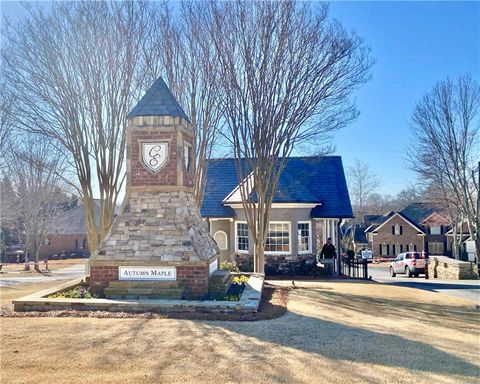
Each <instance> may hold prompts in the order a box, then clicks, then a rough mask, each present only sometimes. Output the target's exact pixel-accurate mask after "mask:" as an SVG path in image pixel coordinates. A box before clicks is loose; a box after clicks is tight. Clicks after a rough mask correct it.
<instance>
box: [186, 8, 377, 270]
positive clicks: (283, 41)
mask: <svg viewBox="0 0 480 384" xmlns="http://www.w3.org/2000/svg"><path fill="white" fill-rule="evenodd" d="M195 14H196V15H199V17H201V21H200V23H199V25H202V26H204V27H205V28H208V31H209V36H210V39H212V41H213V43H214V46H215V56H216V59H217V60H218V61H219V64H220V73H219V75H220V77H219V78H220V82H219V86H220V88H221V89H222V100H221V101H222V110H223V112H224V118H225V121H226V124H227V126H228V130H229V137H230V140H231V142H232V144H233V152H234V155H235V158H236V159H237V161H236V167H237V173H238V179H239V185H240V191H241V196H242V204H243V207H244V210H245V213H246V218H247V223H248V227H249V230H250V234H251V236H252V239H253V243H254V244H253V246H254V249H255V258H254V270H255V271H257V272H263V271H264V249H265V244H266V239H267V234H268V226H269V213H270V208H271V204H272V199H273V196H274V195H275V191H276V188H277V183H278V180H279V177H280V174H281V173H282V171H283V169H284V166H285V163H286V161H287V159H288V157H289V156H290V154H291V153H292V151H293V150H294V148H295V147H296V146H297V145H299V144H301V143H302V142H303V143H305V142H308V143H313V144H314V145H315V146H316V148H318V152H321V149H322V148H324V145H325V144H326V142H327V141H326V139H328V138H329V136H330V134H331V133H332V132H334V131H335V130H337V129H339V128H342V127H344V126H345V125H346V124H347V123H349V122H350V121H352V120H353V119H355V118H356V117H357V111H356V109H355V107H354V105H353V104H352V103H351V102H350V100H349V97H350V96H351V94H352V91H353V90H354V89H355V88H356V87H357V86H359V85H360V84H362V83H363V82H365V81H366V80H367V79H368V72H369V68H370V65H371V60H370V58H369V51H368V49H367V48H366V47H365V46H364V44H363V41H362V40H361V39H360V38H358V37H357V36H356V35H354V34H348V33H346V32H345V30H344V29H343V28H342V26H341V25H340V24H339V23H337V22H334V21H330V20H329V19H328V7H327V6H326V5H324V4H311V3H300V2H295V1H282V2H267V1H265V2H260V1H255V2H244V1H234V2H210V3H208V5H207V4H205V3H202V4H197V5H196V11H195ZM245 178H247V180H248V181H244V180H245Z"/></svg>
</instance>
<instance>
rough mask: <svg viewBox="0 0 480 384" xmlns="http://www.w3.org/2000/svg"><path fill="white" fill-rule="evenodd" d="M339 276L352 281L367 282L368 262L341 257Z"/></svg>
mask: <svg viewBox="0 0 480 384" xmlns="http://www.w3.org/2000/svg"><path fill="white" fill-rule="evenodd" d="M340 275H342V276H346V277H351V278H353V279H365V280H368V261H367V260H363V259H360V260H355V259H349V258H347V257H343V256H342V257H341V259H340Z"/></svg>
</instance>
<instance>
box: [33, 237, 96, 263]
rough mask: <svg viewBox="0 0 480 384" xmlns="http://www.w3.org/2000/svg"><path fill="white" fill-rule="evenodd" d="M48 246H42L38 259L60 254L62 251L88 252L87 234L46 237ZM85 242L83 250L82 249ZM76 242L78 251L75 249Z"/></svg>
mask: <svg viewBox="0 0 480 384" xmlns="http://www.w3.org/2000/svg"><path fill="white" fill-rule="evenodd" d="M47 239H48V241H49V244H44V245H42V247H41V248H40V258H42V259H43V258H45V257H46V256H51V255H54V254H58V253H62V252H64V251H68V252H71V251H75V250H78V251H83V250H88V244H87V234H86V233H79V234H73V235H48V236H47ZM84 240H85V248H83V245H84ZM76 241H78V249H76V248H75V247H76Z"/></svg>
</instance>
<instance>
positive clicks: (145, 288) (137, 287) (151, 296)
mask: <svg viewBox="0 0 480 384" xmlns="http://www.w3.org/2000/svg"><path fill="white" fill-rule="evenodd" d="M103 293H104V295H105V298H106V299H124V300H164V299H169V300H181V299H183V287H181V285H180V284H179V283H178V282H177V281H172V282H170V281H111V282H110V284H109V285H108V287H107V288H105V289H104V290H103Z"/></svg>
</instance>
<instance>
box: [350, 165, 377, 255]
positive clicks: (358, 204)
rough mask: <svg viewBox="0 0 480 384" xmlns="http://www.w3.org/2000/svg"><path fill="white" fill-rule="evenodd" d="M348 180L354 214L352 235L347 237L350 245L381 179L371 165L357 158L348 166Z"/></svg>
mask: <svg viewBox="0 0 480 384" xmlns="http://www.w3.org/2000/svg"><path fill="white" fill-rule="evenodd" d="M347 180H348V186H349V191H350V196H351V198H352V208H353V214H354V218H353V219H352V220H351V230H350V232H349V235H350V236H349V239H347V245H348V246H350V245H351V244H352V243H353V240H354V237H355V228H356V227H357V226H362V224H363V223H364V216H365V215H366V214H367V201H368V199H369V198H370V197H371V196H372V194H373V193H375V191H376V190H377V189H378V187H379V185H380V181H379V180H378V176H377V175H376V174H375V173H374V172H373V171H372V170H371V169H370V166H369V165H368V164H367V163H366V162H364V161H362V160H360V159H355V163H354V165H352V166H350V167H348V168H347Z"/></svg>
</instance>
